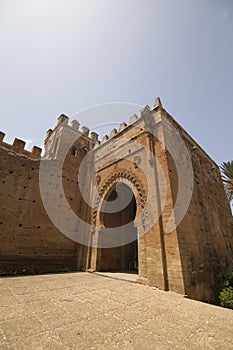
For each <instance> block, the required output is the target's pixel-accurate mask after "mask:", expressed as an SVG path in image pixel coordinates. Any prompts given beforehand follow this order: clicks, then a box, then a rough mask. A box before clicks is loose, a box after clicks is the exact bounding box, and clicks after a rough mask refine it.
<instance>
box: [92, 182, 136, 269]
mask: <svg viewBox="0 0 233 350" xmlns="http://www.w3.org/2000/svg"><path fill="white" fill-rule="evenodd" d="M119 196H120V198H121V200H122V201H123V203H124V200H125V202H126V203H128V204H126V206H124V207H123V208H121V209H120V210H119V211H117V212H113V213H108V212H103V213H102V214H101V221H102V224H103V226H104V227H105V228H117V227H120V226H124V225H127V232H126V234H129V230H130V231H131V232H130V234H133V236H134V237H135V240H134V241H132V242H130V243H128V244H125V245H121V246H118V247H114V248H101V249H100V250H99V264H98V265H99V267H98V270H99V271H120V272H131V273H138V239H137V228H136V226H135V225H134V219H135V216H136V210H137V206H136V199H135V196H134V194H133V191H132V190H131V188H130V187H129V186H127V185H126V184H124V183H121V182H120V183H118V184H117V185H115V186H113V187H112V189H111V190H110V191H109V193H108V195H107V197H106V198H105V200H106V203H105V206H104V210H103V211H106V208H108V206H109V205H110V204H111V203H112V202H114V201H116V200H117V198H118V197H119Z"/></svg>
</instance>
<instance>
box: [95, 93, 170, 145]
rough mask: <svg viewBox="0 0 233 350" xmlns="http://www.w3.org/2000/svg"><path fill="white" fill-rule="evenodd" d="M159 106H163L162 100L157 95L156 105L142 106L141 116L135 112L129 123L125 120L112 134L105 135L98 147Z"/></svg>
mask: <svg viewBox="0 0 233 350" xmlns="http://www.w3.org/2000/svg"><path fill="white" fill-rule="evenodd" d="M157 108H161V109H162V108H163V106H162V103H161V100H160V98H159V97H156V99H155V103H154V107H153V108H151V107H150V106H148V105H146V106H145V107H144V108H142V109H141V110H140V116H137V114H133V115H132V116H131V117H130V119H129V123H128V124H127V123H126V122H125V121H124V122H122V123H120V126H119V129H118V130H116V129H115V128H114V129H113V130H112V131H111V132H110V135H104V136H103V138H102V140H101V142H100V141H99V142H98V143H97V144H96V147H98V145H102V144H103V143H105V142H106V141H108V140H110V139H112V138H113V137H115V136H116V135H119V134H120V133H122V132H123V131H124V130H125V129H126V128H128V127H129V126H131V125H133V124H135V123H136V122H137V121H139V120H141V119H142V118H143V117H144V115H145V114H146V113H148V112H149V113H150V112H152V111H153V110H155V109H157Z"/></svg>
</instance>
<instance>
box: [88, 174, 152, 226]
mask: <svg viewBox="0 0 233 350" xmlns="http://www.w3.org/2000/svg"><path fill="white" fill-rule="evenodd" d="M97 176H98V182H99V183H101V180H100V176H99V175H97ZM125 180H126V181H125ZM118 182H124V183H126V184H127V182H128V183H130V184H131V185H132V191H133V192H134V194H135V193H137V194H138V195H137V196H135V198H136V204H137V206H139V207H140V208H141V209H143V208H144V207H145V205H146V200H147V194H146V190H145V188H144V186H143V184H142V181H141V180H140V179H139V178H138V176H137V175H136V174H135V173H133V172H132V171H130V170H129V169H124V168H122V169H116V170H114V171H113V172H112V173H111V174H110V175H109V176H108V177H107V179H106V180H105V181H104V183H103V185H102V186H100V188H99V191H98V192H99V195H97V196H96V199H95V201H94V206H93V208H92V215H91V219H92V224H93V225H94V226H96V218H97V213H98V211H99V209H100V207H101V202H102V201H103V199H104V198H105V197H106V194H107V193H108V191H109V190H110V189H111V188H112V187H113V186H114V185H115V184H117V183H118Z"/></svg>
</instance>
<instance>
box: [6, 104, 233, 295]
mask: <svg viewBox="0 0 233 350" xmlns="http://www.w3.org/2000/svg"><path fill="white" fill-rule="evenodd" d="M163 120H167V121H169V124H170V127H169V125H167V124H166V123H165V122H163ZM172 128H175V130H177V132H178V133H179V135H180V137H181V138H182V140H183V141H184V143H185V145H186V147H187V149H188V153H189V155H190V159H191V163H192V169H193V191H192V197H191V201H190V203H189V205H188V206H187V210H186V213H185V215H184V218H183V220H182V221H181V222H180V223H179V224H178V225H176V226H175V228H174V229H173V231H172V232H170V233H167V232H166V227H167V224H168V221H169V218H170V217H171V215H172V212H173V208H174V206H175V203H176V200H177V197H178V193H179V179H178V177H179V176H178V172H177V169H176V166H175V163H174V159H173V157H172V156H171V154H170V152H169V151H168V149H167V148H166V147H165V146H164V144H166V143H169V147H170V148H171V147H172V148H173V149H176V139H175V138H174V137H171V136H172V135H173V133H172ZM150 131H151V132H150ZM69 133H71V134H75V133H76V134H77V141H76V143H75V144H73V145H72V147H71V148H70V151H69V152H68V153H67V155H66V158H65V162H64V164H63V172H62V184H63V188H64V193H65V196H66V200H67V202H68V203H69V205H70V207H71V208H72V210H73V211H74V212H75V213H76V215H77V216H81V217H82V219H83V220H84V221H86V222H88V223H90V224H93V227H95V229H92V230H90V232H85V234H86V235H87V236H88V242H90V243H91V242H92V240H94V241H98V239H100V237H101V230H103V222H102V217H103V214H102V212H101V210H102V200H103V199H104V198H107V197H108V195H109V193H110V192H111V190H112V188H113V186H114V185H116V184H117V183H118V182H120V183H124V184H125V185H127V186H128V187H129V188H130V189H131V190H132V192H133V194H134V197H135V200H136V218H135V220H134V224H135V226H136V227H137V232H138V237H139V238H138V265H139V280H140V281H141V282H142V283H148V284H151V285H155V286H157V287H158V288H161V289H164V290H173V291H176V292H179V293H182V294H186V295H188V296H189V297H191V298H194V299H198V300H211V299H213V298H214V296H215V295H214V294H215V292H216V290H217V288H218V286H219V284H220V283H221V282H222V279H223V276H224V274H226V273H227V272H228V271H229V270H230V269H231V268H232V267H233V222H232V215H231V212H230V207H229V203H228V202H227V199H226V195H225V193H224V189H223V184H222V181H221V176H220V172H219V169H218V166H217V165H216V164H215V163H214V162H213V161H212V160H211V159H210V158H209V156H208V155H207V154H206V153H205V152H204V151H203V150H202V149H201V148H200V147H199V146H198V145H197V144H196V142H195V141H194V140H193V139H192V138H191V137H190V136H189V135H188V134H187V133H186V132H185V131H184V130H183V129H182V128H181V127H180V126H179V124H177V123H176V122H175V121H174V119H173V118H172V117H171V116H170V115H169V114H168V113H167V112H166V111H165V110H164V109H163V107H162V105H161V102H160V100H159V99H157V100H156V103H155V106H154V107H153V108H152V109H151V108H149V107H148V106H146V107H145V108H144V109H143V110H142V112H141V115H140V117H139V118H137V117H136V116H133V117H132V118H131V121H130V123H129V124H128V125H127V124H126V123H122V124H121V126H120V130H119V131H116V130H113V131H112V133H111V135H110V136H109V138H108V137H104V138H103V140H102V142H101V143H100V142H99V141H98V140H97V135H96V134H95V133H92V135H91V137H89V135H88V129H87V128H83V129H82V131H81V132H80V131H79V124H78V122H76V121H73V122H72V123H71V125H68V118H67V117H66V116H64V115H62V116H61V117H60V118H59V119H58V124H57V126H56V127H55V129H54V130H49V131H48V133H47V136H46V139H45V149H46V153H45V156H44V157H43V159H44V160H47V161H48V162H51V161H52V162H53V164H54V167H55V168H56V166H57V167H58V168H59V167H60V163H59V161H58V153H59V149H60V148H62V140H64V138H66V137H67V135H68V136H69ZM169 135H170V136H169ZM127 140H129V141H133V142H134V143H136V144H137V146H136V148H133V145H132V143H130V142H128V141H127ZM17 142H18V141H17V140H16V142H15V145H12V146H11V145H7V144H5V143H4V142H3V141H1V143H0V152H1V153H0V159H1V165H0V166H1V172H0V181H1V189H0V198H1V209H0V210H1V211H0V235H1V241H0V247H1V249H0V251H1V253H0V270H1V271H10V272H13V271H15V270H16V271H20V270H23V269H24V270H33V271H38V270H44V271H45V270H50V269H59V268H60V269H62V268H67V267H68V268H73V269H76V270H87V269H92V270H101V269H102V267H103V266H104V269H107V268H108V266H109V270H111V263H110V262H111V254H106V253H105V254H103V251H102V249H103V248H102V249H101V248H95V247H92V248H91V247H89V248H88V247H86V246H84V245H81V244H79V243H77V242H74V241H73V240H71V239H69V238H67V237H66V236H65V235H64V234H62V233H61V232H60V231H59V229H57V228H56V227H55V225H54V224H53V223H52V222H51V220H50V219H49V217H48V215H47V213H46V210H45V209H44V204H43V203H42V200H41V195H40V188H39V165H40V154H39V150H38V149H36V148H35V149H34V150H33V151H32V152H28V151H24V150H23V145H22V143H20V142H18V145H17ZM173 143H174V144H173ZM17 147H18V148H17ZM90 150H92V154H93V156H92V161H93V164H92V168H89V169H87V172H86V174H87V177H86V185H87V187H88V188H89V191H90V196H91V200H92V205H91V207H89V206H88V205H86V204H85V202H84V200H83V198H82V195H81V194H80V191H79V186H78V185H79V184H78V173H79V166H80V164H81V162H82V160H83V159H84V157H85V156H86V155H87V153H88V152H89V151H90ZM145 150H146V151H145ZM177 152H178V153H179V154H178V155H177V157H178V159H180V161H181V162H184V161H185V160H184V159H183V158H182V152H181V151H180V149H178V150H177ZM91 169H92V170H91ZM161 170H162V173H163V180H162V179H161V177H160V175H159V174H161ZM91 172H92V173H91ZM94 172H95V176H92V174H93V173H94ZM55 173H56V172H55ZM55 173H51V174H50V176H51V179H53V178H54V176H57V175H56V174H55ZM93 179H94V183H93ZM164 179H165V182H164ZM49 183H50V181H48V186H50V185H49ZM53 183H54V182H53V181H51V186H54V185H53ZM55 184H56V182H55ZM95 185H96V186H97V189H98V192H99V194H100V197H99V198H97V197H96V195H94V192H92V189H93V186H95ZM164 185H166V186H165V187H166V191H165V192H164ZM54 191H55V192H56V185H55V187H52V189H51V193H52V192H54ZM179 195H180V194H179ZM181 197H183V199H184V200H185V197H186V193H185V191H184V192H183V193H181ZM148 198H150V205H148V206H147V202H148ZM151 201H152V202H151ZM61 202H62V201H61ZM59 206H61V207H59ZM54 208H56V210H57V209H59V210H61V213H62V212H63V208H62V204H61V203H60V202H59V201H56V203H54ZM161 208H162V214H161V215H159V214H160V211H161ZM156 215H157V216H158V220H155V221H154V218H155V217H156ZM176 219H177V218H176V213H175V218H174V220H175V221H176ZM77 234H83V232H80V231H79V232H78V229H77ZM109 251H110V250H109ZM117 254H119V259H122V250H120V249H119V250H115V252H114V256H116V255H117ZM103 256H104V257H105V260H106V258H107V260H108V261H104V262H103Z"/></svg>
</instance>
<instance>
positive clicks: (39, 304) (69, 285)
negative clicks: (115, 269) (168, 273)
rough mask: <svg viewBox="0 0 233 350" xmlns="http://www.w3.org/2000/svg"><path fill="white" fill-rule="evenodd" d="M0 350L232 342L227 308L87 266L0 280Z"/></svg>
mask: <svg viewBox="0 0 233 350" xmlns="http://www.w3.org/2000/svg"><path fill="white" fill-rule="evenodd" d="M0 295H1V298H0V349H1V350H3V349H17V350H19V349H20V350H21V349H30V350H34V349H35V350H39V349H93V350H99V349H100V350H102V349H104V350H107V349H111V350H114V349H128V350H133V349H140V350H143V349H153V350H157V349H179V350H180V349H188V350H190V349H218V350H219V349H224V350H226V349H233V311H231V310H227V309H223V308H220V307H215V306H212V305H207V304H204V303H200V302H197V301H193V300H189V299H185V298H183V297H182V296H180V295H178V294H175V293H171V292H163V291H159V290H157V289H156V290H154V289H153V288H152V287H149V286H144V285H139V284H136V283H130V282H126V281H122V280H117V279H112V278H109V277H104V276H101V275H94V274H89V273H69V274H56V275H43V276H42V275H41V276H25V277H10V278H1V279H0Z"/></svg>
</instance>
